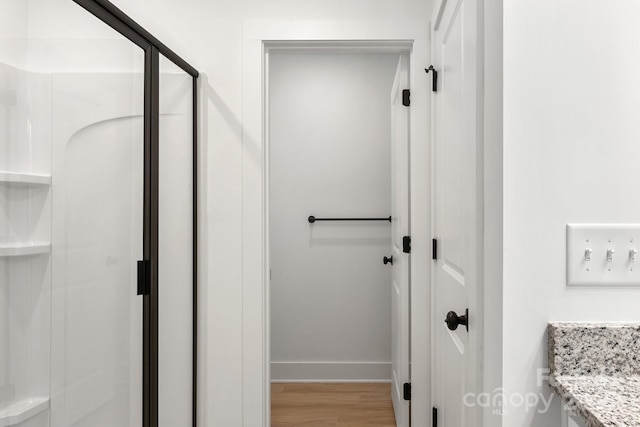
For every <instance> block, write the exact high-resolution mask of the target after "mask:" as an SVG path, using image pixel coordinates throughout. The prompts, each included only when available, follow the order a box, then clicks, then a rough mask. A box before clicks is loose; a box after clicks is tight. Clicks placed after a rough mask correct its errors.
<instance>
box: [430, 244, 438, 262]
mask: <svg viewBox="0 0 640 427" xmlns="http://www.w3.org/2000/svg"><path fill="white" fill-rule="evenodd" d="M431 259H432V260H434V261H436V260H437V259H438V240H437V239H432V240H431Z"/></svg>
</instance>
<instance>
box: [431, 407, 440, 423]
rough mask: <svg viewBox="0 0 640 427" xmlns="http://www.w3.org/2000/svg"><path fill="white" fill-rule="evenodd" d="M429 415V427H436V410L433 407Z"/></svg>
mask: <svg viewBox="0 0 640 427" xmlns="http://www.w3.org/2000/svg"><path fill="white" fill-rule="evenodd" d="M431 413H432V415H431V427H438V408H436V407H435V406H434V407H433V410H432V411H431Z"/></svg>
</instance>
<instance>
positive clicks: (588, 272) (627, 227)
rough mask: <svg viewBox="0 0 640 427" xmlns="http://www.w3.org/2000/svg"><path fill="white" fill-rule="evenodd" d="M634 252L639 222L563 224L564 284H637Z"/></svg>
mask: <svg viewBox="0 0 640 427" xmlns="http://www.w3.org/2000/svg"><path fill="white" fill-rule="evenodd" d="M634 251H635V252H634ZM637 251H640V224H567V284H568V285H613V286H616V285H617V286H628V285H636V286H640V254H638V253H637ZM608 254H609V255H610V259H608V257H607V255H608ZM589 258H590V260H589Z"/></svg>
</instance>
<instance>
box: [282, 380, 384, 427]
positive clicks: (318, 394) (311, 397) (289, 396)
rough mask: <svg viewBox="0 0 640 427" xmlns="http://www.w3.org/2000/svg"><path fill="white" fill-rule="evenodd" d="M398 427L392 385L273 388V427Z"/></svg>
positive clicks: (286, 386) (319, 385) (324, 384)
mask: <svg viewBox="0 0 640 427" xmlns="http://www.w3.org/2000/svg"><path fill="white" fill-rule="evenodd" d="M370 426H371V427H372V426H375V427H396V422H395V418H394V415H393V406H392V403H391V384H378V383H308V384H307V383H304V384H301V383H279V384H272V385H271V427H370Z"/></svg>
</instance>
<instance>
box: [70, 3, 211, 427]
mask: <svg viewBox="0 0 640 427" xmlns="http://www.w3.org/2000/svg"><path fill="white" fill-rule="evenodd" d="M73 1H74V2H75V3H77V4H79V5H80V6H82V7H83V8H85V9H86V10H87V11H89V12H90V13H91V14H93V15H95V16H96V17H97V18H98V19H100V20H101V21H103V22H104V23H105V24H107V25H109V26H110V27H112V28H113V29H114V30H116V31H117V32H119V33H120V34H122V35H123V36H124V37H126V38H127V39H129V40H130V41H131V42H133V43H134V44H136V45H137V46H139V47H140V48H141V49H143V50H144V57H145V65H144V222H143V230H144V236H143V257H144V260H143V261H144V262H143V265H144V273H146V274H144V273H143V274H142V276H143V277H142V278H141V276H140V273H139V280H140V279H142V282H143V283H138V291H139V294H141V295H142V298H143V338H142V341H143V353H142V359H143V366H142V372H143V374H142V390H143V392H142V395H143V396H142V405H143V408H142V426H143V427H159V426H158V377H159V369H158V353H159V349H158V318H159V310H158V253H159V251H158V231H159V230H158V200H159V154H158V153H159V141H160V54H162V55H163V56H164V57H165V58H167V59H169V60H170V61H171V62H173V63H174V64H175V65H177V66H178V67H180V68H181V69H182V70H183V71H184V72H186V73H187V74H189V75H190V76H191V77H192V81H193V83H192V92H193V107H192V111H193V147H192V149H193V208H192V212H193V348H192V352H193V379H192V380H193V387H192V405H193V407H192V411H193V414H192V426H193V427H196V409H197V402H196V401H197V399H196V396H197V297H198V293H197V268H198V265H197V259H198V256H197V254H198V252H197V251H198V240H197V236H198V234H197V231H198V230H197V224H198V222H197V219H198V218H197V189H198V187H197V143H198V139H197V130H198V123H197V117H198V99H197V98H198V97H197V81H198V76H199V73H198V70H196V69H195V68H194V67H192V66H191V65H189V63H187V62H186V61H185V60H184V59H182V58H181V57H180V56H178V55H177V54H176V53H175V52H173V51H172V50H171V49H169V48H168V47H167V46H166V45H164V44H163V43H162V42H160V41H159V40H158V39H157V38H155V37H154V36H153V35H152V34H151V33H149V32H148V31H147V30H145V29H144V28H143V27H142V26H140V25H139V24H138V23H136V22H135V21H134V20H133V19H131V18H130V17H129V16H128V15H126V14H125V13H124V12H122V11H121V10H120V9H118V8H117V7H116V6H114V5H113V4H112V3H111V2H109V1H107V0H73Z"/></svg>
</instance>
